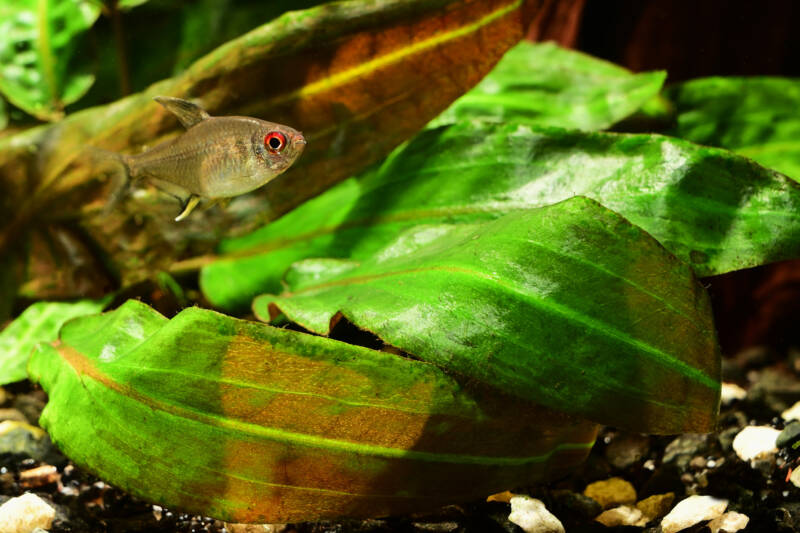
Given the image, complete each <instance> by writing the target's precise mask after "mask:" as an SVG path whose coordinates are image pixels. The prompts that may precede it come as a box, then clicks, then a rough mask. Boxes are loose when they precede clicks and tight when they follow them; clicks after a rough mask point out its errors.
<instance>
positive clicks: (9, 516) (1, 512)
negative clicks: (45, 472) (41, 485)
mask: <svg viewBox="0 0 800 533" xmlns="http://www.w3.org/2000/svg"><path fill="white" fill-rule="evenodd" d="M55 517H56V510H55V509H53V508H52V507H50V506H49V505H47V502H45V501H44V500H43V499H41V498H40V497H38V496H37V495H35V494H31V493H30V492H27V493H25V494H23V495H22V496H18V497H16V498H11V499H10V500H8V501H7V502H6V503H4V504H3V505H2V506H0V524H2V528H0V529H2V532H3V533H31V532H32V531H33V530H35V529H36V528H41V529H50V526H52V525H53V519H54V518H55Z"/></svg>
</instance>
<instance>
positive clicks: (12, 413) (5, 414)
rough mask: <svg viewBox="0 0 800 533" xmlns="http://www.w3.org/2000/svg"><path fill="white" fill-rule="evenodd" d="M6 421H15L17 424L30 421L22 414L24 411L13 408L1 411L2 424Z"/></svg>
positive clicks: (0, 420) (0, 419)
mask: <svg viewBox="0 0 800 533" xmlns="http://www.w3.org/2000/svg"><path fill="white" fill-rule="evenodd" d="M4 420H15V421H17V422H27V421H28V419H27V418H25V415H23V414H22V411H20V410H19V409H13V408H11V407H8V408H5V409H0V422H2V421H4Z"/></svg>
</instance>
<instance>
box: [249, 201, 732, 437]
mask: <svg viewBox="0 0 800 533" xmlns="http://www.w3.org/2000/svg"><path fill="white" fill-rule="evenodd" d="M309 261H311V263H310V264H309V263H308V262H304V263H300V265H299V266H298V267H296V268H295V270H297V269H298V268H299V269H302V271H303V272H301V273H300V274H294V275H292V276H287V278H288V279H290V280H292V279H294V282H295V284H292V285H290V286H289V287H288V292H286V293H284V294H282V295H280V296H274V295H262V296H259V297H258V298H256V300H255V301H254V302H253V310H254V311H255V313H256V316H258V317H259V318H261V319H262V320H269V319H270V318H272V317H274V316H277V315H278V314H279V313H281V312H282V313H284V314H285V315H286V316H287V317H288V318H289V319H290V320H292V321H294V322H297V323H298V324H300V325H302V326H303V327H305V328H306V329H308V330H310V331H313V332H316V333H320V334H327V333H329V331H330V328H331V326H332V324H334V323H335V322H336V321H337V320H338V319H339V316H344V317H346V318H347V319H348V320H350V321H351V322H353V323H354V324H355V325H356V326H358V327H360V328H362V329H366V330H369V331H372V332H374V333H375V334H376V335H378V336H379V337H380V338H381V339H383V340H384V341H385V342H387V343H389V344H391V345H393V346H396V347H398V348H400V349H402V350H404V351H406V352H408V353H410V354H413V355H414V356H416V357H419V358H420V359H422V360H423V361H428V362H431V363H434V364H435V365H437V366H439V367H441V368H444V369H446V370H447V371H448V372H455V373H457V374H459V375H463V376H466V377H468V378H469V379H474V380H477V381H480V382H483V383H487V384H489V385H491V386H493V387H496V388H499V389H502V390H506V391H508V392H510V393H512V394H515V395H517V396H519V397H521V398H524V399H527V400H530V401H533V402H536V403H540V404H542V405H545V406H548V407H551V408H554V409H559V410H563V411H566V412H569V413H572V414H575V415H577V416H581V417H586V418H589V419H590V420H593V421H595V422H599V423H602V424H610V425H614V426H618V427H624V428H626V429H629V430H633V431H639V432H649V433H679V432H687V431H697V432H705V431H710V430H711V429H712V428H713V427H714V423H715V417H716V410H717V406H718V401H719V382H718V380H719V365H720V359H719V353H718V350H717V344H716V338H715V334H714V325H713V322H712V317H711V308H710V304H709V301H708V297H707V295H706V293H705V291H704V290H703V288H702V287H701V286H700V284H699V283H698V282H697V280H696V279H695V278H694V275H693V273H692V271H691V269H690V268H689V267H688V266H686V265H685V264H684V263H682V262H681V261H680V260H678V259H677V258H675V257H674V256H672V255H671V254H670V253H669V252H667V251H666V250H664V248H662V247H661V246H660V245H659V244H658V242H656V241H655V240H654V239H653V238H652V237H650V236H649V235H647V234H646V233H645V232H643V231H642V230H641V229H639V228H637V227H635V226H633V225H631V224H630V223H629V222H628V221H626V220H625V219H623V218H621V217H620V216H618V215H616V214H615V213H613V212H611V211H609V210H607V209H605V208H603V207H602V206H600V205H599V204H597V203H596V202H594V201H592V200H589V199H586V198H573V199H571V200H568V201H566V202H562V203H559V204H556V205H553V206H548V207H543V208H539V209H529V210H522V211H519V212H516V213H510V214H508V215H506V216H503V217H501V218H499V219H497V220H494V221H489V222H484V223H482V224H461V225H454V224H447V225H431V226H426V225H422V226H417V227H414V228H412V229H410V230H408V231H407V232H405V233H403V234H401V235H400V236H399V237H398V238H397V239H396V240H395V241H394V242H392V243H390V244H388V245H387V246H386V247H385V248H384V249H382V250H380V251H379V252H377V253H376V254H374V256H373V257H372V258H370V259H366V260H364V261H363V262H362V263H361V265H360V266H357V267H354V266H353V265H352V263H350V264H348V265H347V268H344V269H331V272H332V273H331V275H330V276H322V277H320V276H319V274H318V273H319V272H321V271H323V270H324V269H322V268H318V266H319V265H317V264H316V260H309ZM308 272H312V273H314V275H311V276H309V275H307V273H308Z"/></svg>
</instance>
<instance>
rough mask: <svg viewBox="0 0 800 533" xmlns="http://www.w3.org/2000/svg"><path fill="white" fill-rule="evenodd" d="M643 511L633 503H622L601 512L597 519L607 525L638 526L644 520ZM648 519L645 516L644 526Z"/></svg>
mask: <svg viewBox="0 0 800 533" xmlns="http://www.w3.org/2000/svg"><path fill="white" fill-rule="evenodd" d="M642 519H643V516H642V511H640V510H639V509H637V508H636V507H633V506H631V505H620V506H619V507H614V508H613V509H609V510H608V511H603V512H602V513H600V514H599V515H598V516H597V517H596V518H595V520H596V521H597V522H600V523H601V524H603V525H604V526H606V527H616V526H636V525H639V523H640V522H641V521H642ZM646 523H647V519H646V518H644V524H641V525H642V526H644V525H645V524H646Z"/></svg>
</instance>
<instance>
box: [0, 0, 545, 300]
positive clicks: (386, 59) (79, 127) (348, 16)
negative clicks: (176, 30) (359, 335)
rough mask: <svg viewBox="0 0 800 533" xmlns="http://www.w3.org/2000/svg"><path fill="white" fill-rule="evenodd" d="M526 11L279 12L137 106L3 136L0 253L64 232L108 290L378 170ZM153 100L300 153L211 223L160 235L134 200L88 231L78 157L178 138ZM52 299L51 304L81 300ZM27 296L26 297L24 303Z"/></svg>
mask: <svg viewBox="0 0 800 533" xmlns="http://www.w3.org/2000/svg"><path fill="white" fill-rule="evenodd" d="M540 4H541V0H469V1H456V0H413V1H407V0H384V1H381V2H357V1H351V2H342V3H337V4H326V5H323V6H319V7H316V8H312V9H309V10H306V11H299V12H291V13H287V14H286V15H284V16H282V17H280V18H278V19H276V20H275V21H273V22H271V23H269V24H266V25H264V26H261V27H260V28H257V29H256V30H254V31H252V32H250V33H248V34H246V35H244V36H242V37H240V38H238V39H236V40H234V41H231V42H229V43H227V44H225V45H223V46H221V47H220V48H218V49H217V50H215V51H213V52H211V53H210V54H208V55H207V56H205V57H204V58H201V59H200V60H198V61H197V62H195V63H194V64H193V65H192V66H191V67H190V68H189V69H188V70H187V71H186V72H184V73H183V74H181V75H179V76H177V77H175V78H171V79H168V80H164V81H162V82H159V83H157V84H154V85H152V86H151V87H150V88H148V89H147V90H146V91H145V92H143V93H139V94H136V95H133V96H130V97H128V98H125V99H123V100H120V101H118V102H115V103H114V104H110V105H107V106H103V107H97V108H92V109H88V110H85V111H82V112H79V113H76V114H74V115H71V116H69V117H67V119H65V120H64V121H62V122H61V123H59V124H56V125H50V126H45V127H40V128H36V129H33V130H29V131H26V132H23V133H20V134H17V135H13V136H10V137H5V138H3V139H2V140H0V175H2V180H0V210H2V212H4V213H9V214H10V216H8V217H7V219H6V226H5V227H4V228H2V229H0V252H3V253H5V251H6V250H9V249H12V248H16V249H25V247H26V243H28V242H29V235H30V233H29V232H30V230H31V229H32V228H34V227H37V226H38V227H40V226H41V225H42V224H49V223H54V222H59V223H60V222H64V221H70V223H72V224H73V225H75V226H76V227H78V228H79V230H80V232H82V233H83V234H84V236H85V238H86V239H88V241H89V243H90V244H89V245H88V248H89V249H90V250H91V252H90V253H92V254H94V255H100V256H104V257H109V258H111V260H112V261H111V267H112V268H111V270H113V271H118V272H119V274H120V277H121V282H122V283H123V284H130V283H132V282H135V281H137V280H139V279H142V278H145V277H148V276H150V275H151V274H152V273H153V272H154V271H157V270H159V269H164V268H166V267H168V266H169V265H170V264H171V263H172V262H173V261H174V260H175V259H177V258H183V257H187V256H192V255H195V254H199V253H204V252H206V251H208V250H210V249H211V248H213V246H214V245H215V243H216V242H217V240H218V239H219V237H220V236H221V235H222V234H230V233H236V232H239V231H245V230H248V229H252V228H253V227H254V226H256V225H258V224H259V223H261V222H263V221H264V220H266V219H269V218H274V217H275V216H277V215H279V214H281V213H283V212H285V211H287V210H289V209H291V208H292V207H294V206H295V205H297V204H298V203H300V202H302V201H303V200H305V199H307V198H309V197H311V196H313V195H315V194H317V193H319V192H321V191H322V190H324V189H325V188H327V187H329V186H330V185H332V184H334V183H336V182H337V181H339V180H341V179H343V178H346V177H348V176H350V175H352V174H354V173H356V172H358V171H359V170H361V169H363V168H364V167H365V166H367V165H369V164H370V163H372V162H374V161H376V160H377V159H379V158H381V157H383V156H385V155H386V154H387V153H388V152H389V151H390V150H391V149H393V148H394V147H395V146H397V145H398V144H399V143H401V142H402V141H404V140H405V139H407V138H409V137H410V136H411V135H413V134H414V132H416V131H417V130H418V129H420V128H421V127H422V126H423V125H424V124H425V123H426V122H428V121H429V120H430V119H431V118H433V117H434V116H436V115H437V114H438V113H439V112H440V111H442V110H443V109H444V108H446V107H447V106H448V105H449V103H450V102H452V101H453V100H454V99H455V98H457V97H458V96H459V95H461V94H462V93H463V92H465V91H466V90H467V89H469V88H470V87H472V86H473V85H474V84H475V83H476V82H477V81H478V80H480V79H481V77H483V75H485V74H486V73H487V72H488V71H489V70H490V69H491V67H492V66H493V65H494V64H495V63H496V62H497V60H498V59H499V58H500V57H501V56H502V55H503V53H504V52H505V51H506V50H507V49H508V48H510V47H511V46H512V45H513V44H514V43H516V42H517V41H518V40H520V38H521V37H522V36H523V35H524V34H525V31H526V27H527V24H528V22H529V21H530V20H531V19H532V17H533V15H534V14H535V12H536V10H537V9H538V7H539V5H540ZM155 95H171V96H179V97H183V98H190V99H193V100H195V101H197V102H198V103H200V104H202V105H203V106H204V107H205V108H207V109H208V111H209V112H210V113H211V114H212V115H232V114H240V115H251V116H256V117H259V118H264V119H269V120H271V121H275V122H281V123H284V124H288V125H290V126H293V127H295V128H298V129H300V130H302V131H303V132H304V133H305V134H306V137H307V138H308V140H309V146H308V148H307V149H306V151H305V154H304V155H303V156H302V158H301V160H300V161H299V164H298V165H297V167H296V168H294V169H292V170H291V171H290V172H288V173H287V174H285V175H284V176H281V177H280V178H278V179H276V180H275V182H273V183H272V184H270V185H268V186H267V187H264V188H263V189H261V190H259V191H258V192H256V193H254V194H250V195H246V196H245V197H241V198H240V199H238V200H237V201H235V202H234V203H233V204H232V206H231V207H230V208H228V210H226V211H221V210H219V209H212V210H209V211H207V212H205V213H201V214H197V215H195V216H193V217H190V219H189V221H188V222H187V223H184V224H176V223H174V222H172V221H171V219H172V218H174V216H175V215H176V214H177V213H178V211H179V206H178V205H177V203H176V202H175V201H174V200H172V199H171V198H169V197H167V196H166V195H164V194H162V193H158V192H156V191H153V190H150V189H148V190H147V191H146V193H145V194H139V195H137V197H136V198H135V199H133V198H128V199H127V201H126V202H125V204H124V205H122V206H121V207H120V208H119V209H118V210H117V212H115V213H113V214H112V215H109V216H106V217H103V216H101V208H102V206H103V205H104V203H105V198H106V196H107V194H108V192H109V186H108V184H107V183H105V181H104V179H103V178H104V177H103V176H102V175H101V174H100V172H99V171H98V169H97V168H93V165H92V158H91V157H90V156H89V155H88V154H87V151H86V150H85V147H86V146H96V147H100V148H104V149H107V150H115V151H126V152H133V151H137V150H140V149H142V148H144V147H145V145H148V146H151V145H153V144H155V143H156V142H158V141H161V140H164V139H166V138H168V137H170V136H173V135H175V134H177V133H179V131H180V126H179V125H178V123H177V121H176V120H175V119H174V117H173V116H172V115H170V114H169V113H168V112H167V111H166V110H164V109H162V108H160V106H158V104H156V103H155V102H153V101H152V97H153V96H155ZM29 253H30V251H29V250H26V254H24V255H28V254H29ZM73 262H74V261H73ZM89 262H90V261H89V260H88V259H87V260H84V261H83V264H88V263H89ZM62 263H64V262H62ZM66 263H69V262H66ZM101 277H102V276H98V278H101ZM103 281H104V282H107V279H106V280H103ZM67 285H68V284H64V287H62V288H63V292H62V293H61V294H60V296H74V295H76V294H73V292H75V291H78V290H83V289H82V288H81V289H78V286H77V285H74V286H73V287H72V291H73V292H71V291H70V289H69V288H68V287H67ZM36 287H37V285H35V284H34V285H28V288H29V289H31V290H32V292H31V294H30V295H31V296H37V295H38V294H39V292H38V291H37V290H35V288H36ZM50 296H52V294H50Z"/></svg>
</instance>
